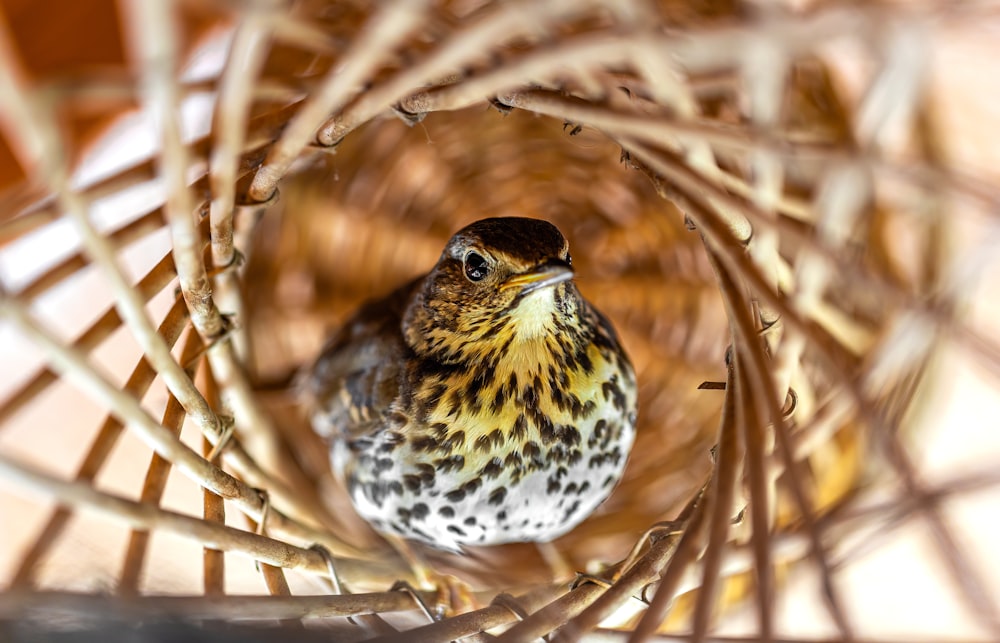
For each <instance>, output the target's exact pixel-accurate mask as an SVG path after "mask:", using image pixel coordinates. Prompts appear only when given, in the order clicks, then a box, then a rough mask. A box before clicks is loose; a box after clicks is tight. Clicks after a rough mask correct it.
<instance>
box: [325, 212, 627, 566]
mask: <svg viewBox="0 0 1000 643" xmlns="http://www.w3.org/2000/svg"><path fill="white" fill-rule="evenodd" d="M571 265H572V260H571V258H570V254H569V244H568V243H567V241H566V239H565V237H563V235H562V233H561V232H560V231H559V230H558V228H556V227H555V226H554V225H552V224H551V223H548V222H546V221H541V220H537V219H529V218H519V217H505V218H491V219H483V220H481V221H477V222H476V223H473V224H471V225H469V226H467V227H466V228H464V229H462V230H460V231H459V232H458V233H456V234H455V235H454V236H453V237H452V238H451V240H450V241H448V244H447V245H446V246H445V249H444V252H443V253H442V254H441V258H440V259H439V260H438V262H437V264H436V265H435V266H434V268H433V270H431V271H430V273H428V274H427V275H425V276H423V277H420V278H418V279H416V280H414V281H412V282H411V283H409V284H406V285H404V286H402V287H401V288H399V289H398V290H396V291H395V292H393V293H392V294H390V295H388V296H387V297H385V298H383V299H379V300H376V301H372V302H369V303H367V304H366V305H364V306H363V307H362V308H361V309H360V310H359V311H358V312H357V313H356V314H355V315H354V316H353V317H352V318H351V319H350V320H349V321H348V322H347V323H346V324H345V325H344V326H343V328H342V329H341V330H340V331H339V332H338V333H336V334H335V335H334V336H333V337H332V338H331V339H330V341H329V342H328V343H327V345H326V347H325V348H324V349H323V351H322V354H321V355H320V357H319V358H318V359H317V361H316V362H315V364H314V365H313V366H312V368H311V370H310V371H309V372H308V374H307V376H306V382H305V385H306V388H307V395H308V397H309V399H310V406H311V407H312V408H311V414H312V418H311V419H312V424H313V427H314V429H315V431H316V432H317V433H318V434H319V435H320V436H321V437H322V438H324V440H325V441H326V442H327V444H328V445H329V447H330V451H331V463H332V466H333V470H334V472H335V473H337V474H338V475H340V476H342V478H343V479H344V481H345V483H346V487H347V489H348V492H349V493H350V495H351V499H352V501H353V503H354V506H355V508H356V509H357V511H358V513H359V514H360V515H361V516H362V517H363V518H364V519H365V520H367V521H368V522H369V523H370V524H371V525H372V526H374V527H375V528H376V529H377V530H379V531H381V532H383V533H388V534H394V535H397V536H402V537H404V538H407V539H412V540H418V541H422V542H424V543H427V544H429V545H432V546H434V547H437V548H441V549H447V550H451V551H461V549H462V547H463V546H468V545H495V544H501V543H509V542H526V541H539V542H546V541H550V540H552V539H554V538H556V537H558V536H561V535H562V534H564V533H566V532H567V531H569V530H570V529H572V528H573V527H575V526H576V525H577V524H578V523H580V522H581V521H582V520H583V519H584V518H586V517H587V516H588V515H589V514H590V513H591V512H592V511H593V510H594V509H595V508H596V507H597V506H598V505H600V504H601V502H603V501H604V499H605V498H607V496H608V495H609V494H610V493H611V490H612V489H613V488H614V486H615V484H616V483H617V482H618V480H619V479H620V478H621V476H622V472H623V470H624V468H625V462H626V460H627V458H628V454H629V450H630V449H631V446H632V442H633V439H634V437H635V423H636V380H635V373H634V371H633V368H632V365H631V363H630V362H629V359H628V357H627V356H626V354H625V351H624V350H623V349H622V346H621V343H620V342H619V340H618V337H617V335H616V333H615V331H614V329H613V328H612V326H611V324H610V322H609V321H608V320H607V319H606V318H605V317H604V315H602V314H601V313H600V312H599V311H598V310H597V309H596V308H594V307H593V306H592V305H591V304H590V303H588V302H587V301H586V300H585V299H584V298H583V297H582V296H581V295H580V292H579V290H577V287H576V284H575V283H574V282H573V270H572V268H571Z"/></svg>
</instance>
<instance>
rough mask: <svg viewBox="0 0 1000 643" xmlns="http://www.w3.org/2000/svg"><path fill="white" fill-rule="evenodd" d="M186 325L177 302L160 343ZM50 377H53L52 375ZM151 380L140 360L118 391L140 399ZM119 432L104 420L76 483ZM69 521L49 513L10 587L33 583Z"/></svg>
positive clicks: (66, 513)
mask: <svg viewBox="0 0 1000 643" xmlns="http://www.w3.org/2000/svg"><path fill="white" fill-rule="evenodd" d="M186 325H187V308H185V306H184V302H183V301H181V300H180V299H178V300H177V301H176V302H175V304H174V306H173V308H172V309H171V310H170V311H169V312H168V313H167V315H166V316H165V317H164V319H163V322H162V323H161V324H160V328H159V332H160V334H161V335H162V336H163V339H164V341H165V342H167V345H168V346H170V347H173V345H174V342H176V341H177V338H178V337H180V335H181V332H182V331H183V330H184V327H185V326H186ZM46 373H51V371H46ZM53 377H55V376H54V375H53ZM155 378H156V372H155V371H154V370H153V368H152V367H151V366H150V365H149V362H147V361H146V360H145V359H142V358H140V359H139V363H138V364H136V366H135V368H134V369H133V370H132V373H131V375H129V378H128V380H127V381H126V382H125V386H124V387H122V391H123V392H124V393H126V394H128V395H130V396H132V397H134V398H135V399H142V398H143V397H144V396H145V395H146V392H147V391H148V390H149V387H150V386H151V385H152V383H153V380H154V379H155ZM171 399H172V398H171ZM168 407H169V403H168ZM164 426H167V427H170V425H169V424H165V425H164ZM123 428H124V425H123V424H122V422H121V420H120V419H119V418H117V417H114V416H111V417H108V418H106V419H105V420H104V423H103V424H102V425H101V428H100V429H99V430H98V431H97V435H96V436H95V437H94V440H93V442H92V443H91V445H90V448H89V449H88V450H87V453H86V455H84V457H83V462H82V463H81V464H80V466H79V468H78V469H77V471H76V475H75V477H74V479H75V480H77V481H79V482H92V481H93V480H95V479H96V478H97V474H98V473H100V471H101V470H102V469H103V468H104V465H105V463H106V462H107V461H108V458H109V457H110V456H111V452H112V450H113V449H114V446H115V444H117V442H118V438H119V437H120V436H121V433H122V429H123ZM71 517H72V511H71V510H70V508H69V507H65V506H60V507H57V508H56V509H55V510H54V511H53V512H52V514H51V515H50V516H49V519H48V520H47V521H46V522H45V525H44V526H43V527H42V529H41V530H39V532H38V535H37V536H36V537H35V538H34V539H33V540H32V541H31V546H30V548H29V549H28V550H27V551H26V552H25V553H24V554H23V555H22V557H21V562H20V564H19V566H18V568H17V571H16V572H15V573H14V578H13V580H12V581H11V586H12V587H19V586H22V585H26V584H30V583H32V582H33V581H34V578H33V576H34V573H35V569H36V565H37V564H38V562H39V561H41V560H42V559H43V558H44V556H45V554H46V553H48V551H49V550H50V549H51V548H52V546H53V545H54V544H55V543H56V541H57V540H58V539H59V536H60V535H61V534H62V533H63V531H64V530H65V529H66V526H67V525H68V523H69V519H70V518H71Z"/></svg>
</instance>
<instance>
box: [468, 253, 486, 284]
mask: <svg viewBox="0 0 1000 643" xmlns="http://www.w3.org/2000/svg"><path fill="white" fill-rule="evenodd" d="M489 272H490V266H489V263H488V262H487V261H486V258H485V257H483V256H482V255H481V254H479V253H478V252H470V253H469V254H467V255H465V276H466V277H468V278H469V281H482V280H483V279H485V278H486V275H488V274H489Z"/></svg>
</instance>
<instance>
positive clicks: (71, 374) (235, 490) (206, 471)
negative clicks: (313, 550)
mask: <svg viewBox="0 0 1000 643" xmlns="http://www.w3.org/2000/svg"><path fill="white" fill-rule="evenodd" d="M0 313H2V314H4V315H5V316H6V317H7V318H8V319H10V320H11V321H12V322H13V323H14V326H15V327H16V328H17V329H18V330H19V331H20V332H21V333H23V334H24V335H25V336H26V337H28V338H29V339H31V340H33V341H34V342H35V343H36V344H37V345H38V346H39V347H40V348H41V349H42V350H43V352H45V354H46V355H47V357H48V358H49V360H50V363H51V364H52V366H53V368H54V369H55V370H56V371H58V372H59V373H60V375H61V376H62V377H63V378H65V379H67V380H69V381H71V382H73V383H75V384H76V385H77V386H78V387H79V388H80V389H81V390H82V391H84V392H85V393H87V394H89V395H90V396H92V397H93V398H95V399H97V400H99V401H100V402H102V403H103V404H105V405H106V406H107V407H108V408H110V409H111V410H112V412H113V413H114V414H115V415H116V416H118V417H119V419H121V420H122V421H124V422H125V424H126V425H127V426H129V428H130V429H131V430H133V431H134V432H135V433H136V435H137V436H138V437H139V438H140V439H141V440H143V441H144V442H146V444H148V445H149V446H150V447H151V448H152V449H153V450H154V451H156V452H157V453H159V454H160V455H162V456H163V457H164V458H166V459H168V460H170V461H171V462H172V463H173V464H174V466H176V467H177V468H178V469H179V470H180V471H181V472H183V473H184V474H185V475H186V476H188V477H189V478H191V479H193V480H194V481H196V482H197V483H198V484H199V485H201V486H203V487H205V488H207V489H210V490H212V491H213V492H215V493H217V494H218V495H220V496H222V497H223V498H226V499H227V500H231V501H233V502H234V503H235V504H236V505H237V506H238V507H239V508H240V510H241V511H243V512H244V513H246V514H247V515H249V516H251V517H254V518H255V519H257V520H259V519H260V517H261V512H262V509H263V506H264V505H263V502H262V500H261V497H260V494H259V493H258V492H257V491H256V490H255V489H254V488H253V487H251V486H249V485H247V484H246V483H244V482H241V481H240V480H238V479H236V478H234V477H233V476H231V475H229V474H228V473H226V472H225V471H223V470H222V469H219V468H218V467H216V466H214V465H213V464H211V463H210V462H207V461H206V460H205V459H204V458H202V457H201V456H200V455H198V454H197V453H195V452H194V451H193V450H191V448H190V447H188V446H187V445H185V444H184V443H183V442H181V441H180V440H179V439H178V438H177V437H176V436H174V435H173V434H172V433H171V432H170V431H168V430H167V429H165V428H164V427H162V426H160V425H159V423H157V422H156V421H155V420H153V419H152V418H151V417H150V416H149V415H148V414H147V413H146V411H145V410H144V409H143V408H142V406H141V405H140V404H139V402H138V400H136V399H134V398H133V397H131V396H130V395H129V394H128V393H126V392H124V391H121V390H119V389H118V388H117V387H115V386H114V385H113V384H111V383H110V382H109V381H108V380H107V379H106V378H104V377H103V376H102V375H101V374H99V373H98V372H97V371H96V370H95V369H94V368H93V367H92V366H90V365H89V364H88V363H87V359H86V357H85V356H83V355H82V354H80V352H79V351H77V350H75V349H73V348H70V347H67V346H64V345H63V344H61V343H60V342H59V341H58V340H57V339H55V338H54V337H53V336H52V335H51V334H50V333H48V332H47V331H45V330H43V328H42V326H41V325H40V324H39V323H38V321H37V320H36V319H34V318H33V317H32V316H31V315H30V314H29V313H28V312H27V310H26V309H25V308H24V306H23V305H22V304H20V303H19V302H17V301H16V300H15V299H12V298H10V297H6V296H0ZM218 438H219V436H218V435H216V434H212V435H210V436H209V439H210V440H217V439H218ZM213 444H214V442H213ZM237 446H238V445H236V444H233V445H231V446H230V447H229V448H228V449H227V450H226V452H225V455H226V457H227V461H229V462H232V463H234V464H235V465H237V467H236V468H237V469H238V470H239V471H240V472H241V475H243V477H244V478H246V479H248V480H250V481H251V484H255V483H259V484H260V486H267V487H269V488H274V487H275V486H277V485H276V484H275V481H274V480H273V479H271V478H270V477H269V476H266V475H264V474H263V473H262V472H261V471H260V470H259V468H257V466H256V464H255V463H253V461H252V460H250V459H249V458H248V457H247V455H246V453H245V452H243V451H242V449H239V448H237ZM268 518H269V524H268V528H269V529H270V530H272V531H274V532H275V533H277V534H279V535H282V536H283V537H287V538H291V539H295V540H298V541H300V542H321V543H323V544H325V545H327V546H328V547H330V548H332V549H333V550H334V551H338V552H339V551H352V552H354V550H353V549H351V548H349V547H346V546H345V545H344V544H343V543H341V542H339V541H338V540H337V539H336V538H335V537H333V535H332V534H330V533H328V532H326V531H324V530H320V529H313V528H310V527H307V526H305V525H303V524H301V523H299V522H297V521H295V520H292V519H290V518H288V517H287V516H285V515H284V514H282V513H281V512H279V511H277V510H272V511H271V512H270V513H269V514H268Z"/></svg>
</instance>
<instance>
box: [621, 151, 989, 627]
mask: <svg viewBox="0 0 1000 643" xmlns="http://www.w3.org/2000/svg"><path fill="white" fill-rule="evenodd" d="M633 149H636V148H633ZM643 156H644V158H646V160H648V161H649V162H650V163H651V166H652V167H654V168H655V169H656V170H657V171H658V172H660V171H662V172H665V173H666V174H667V175H669V174H671V171H670V164H669V163H664V162H662V161H661V160H659V159H658V158H657V157H656V155H655V154H650V153H649V152H648V151H645V150H644V151H643ZM685 197H686V198H687V199H689V200H690V202H692V203H697V200H698V199H699V196H698V195H697V194H694V193H687V194H686V195H685ZM696 209H697V208H694V209H692V211H694V210H696ZM698 224H699V228H700V229H701V230H702V231H703V233H705V234H706V237H708V239H709V240H710V241H711V243H712V244H713V245H715V244H718V245H717V246H716V247H717V248H719V249H720V250H722V251H721V252H720V253H719V254H718V256H719V258H720V260H721V262H722V263H723V264H724V265H725V266H726V269H727V270H732V271H736V272H738V273H739V274H741V275H742V277H743V278H744V279H747V280H748V281H749V282H750V286H751V288H752V289H753V291H754V292H755V293H757V294H758V295H759V296H761V297H762V298H763V299H765V300H766V301H767V302H768V303H769V304H770V305H772V306H773V307H774V308H775V310H778V311H779V313H780V315H781V317H782V319H783V320H784V322H785V323H786V324H789V325H790V326H793V327H797V328H796V330H797V332H802V333H804V334H806V335H807V336H808V337H809V338H810V346H811V347H813V348H815V349H817V355H819V356H821V357H822V358H823V360H824V361H825V362H826V366H827V372H828V373H829V374H831V375H833V376H834V381H835V383H836V384H837V385H838V386H839V387H840V390H841V391H843V392H844V393H846V394H848V396H849V397H850V398H851V399H852V401H853V402H854V403H855V405H856V407H857V412H858V417H859V419H860V420H861V421H863V422H865V424H866V425H867V426H868V427H869V429H870V430H872V431H875V432H876V434H877V435H878V436H879V439H876V440H875V441H874V444H875V445H876V446H878V447H881V454H882V455H883V456H884V457H885V459H886V461H887V463H888V464H889V465H890V466H891V467H892V468H893V470H894V471H895V472H896V473H897V475H899V477H900V480H901V482H902V483H903V487H904V489H905V490H906V493H908V494H911V495H913V496H915V497H926V492H924V491H923V490H922V486H921V485H920V484H919V483H918V482H917V480H916V476H915V475H914V473H913V466H912V464H911V463H909V458H908V456H907V455H906V454H905V451H904V449H903V447H902V445H901V444H900V442H899V435H898V431H896V430H895V429H894V426H893V423H894V422H897V421H898V418H887V417H885V416H884V415H883V414H882V413H880V412H878V411H876V410H875V408H874V406H873V404H872V402H871V400H869V399H868V398H867V397H866V395H865V393H864V392H863V391H862V390H860V389H859V387H858V385H857V380H856V379H855V376H854V375H852V374H851V373H849V372H848V371H847V370H845V368H844V367H843V366H842V365H841V364H840V363H839V359H838V357H837V355H836V352H835V351H834V350H833V349H832V348H830V344H829V343H828V342H826V341H822V340H820V339H819V337H820V334H819V332H818V330H819V329H818V328H817V327H816V326H814V325H809V324H803V323H802V320H800V319H799V318H798V316H797V314H796V313H795V312H793V311H792V309H791V308H790V307H789V306H788V305H787V303H786V302H784V301H783V300H782V299H781V298H780V297H778V296H777V295H776V294H775V293H772V292H771V291H770V290H769V289H768V288H767V287H766V285H765V284H764V283H763V278H762V277H761V275H760V273H759V272H758V271H757V270H756V268H755V267H754V266H753V265H752V264H748V262H746V261H745V260H743V258H742V256H741V255H740V251H739V250H736V249H735V248H728V249H726V242H727V240H728V239H729V237H728V235H727V234H726V233H724V232H721V231H719V230H715V231H714V232H711V233H709V232H708V231H709V230H711V221H710V220H709V219H705V218H702V219H701V220H699V221H698ZM764 372H766V369H764ZM765 379H766V382H765V384H770V383H771V380H770V379H769V378H765ZM768 399H769V398H768ZM781 427H782V423H780V422H779V423H778V424H777V425H776V431H777V432H778V433H779V438H780V437H781V435H780V432H781V430H782V429H781ZM787 464H788V463H787V461H786V466H787ZM793 488H794V486H793ZM920 509H921V513H922V515H923V516H924V518H925V519H926V520H927V521H928V523H929V525H930V526H931V528H932V533H933V534H934V535H935V538H936V542H937V544H938V548H939V551H940V553H941V554H942V558H944V560H945V561H946V562H947V563H948V567H949V570H950V571H951V573H952V576H953V577H954V579H955V580H956V583H957V585H958V586H959V587H960V588H961V589H962V591H963V593H964V594H965V595H966V598H967V599H968V600H969V601H970V602H971V603H973V604H975V605H977V606H978V607H980V608H981V609H980V610H979V611H977V616H978V617H979V618H980V620H981V621H982V622H983V623H984V624H985V625H987V627H989V628H990V629H997V631H1000V629H998V628H1000V619H998V618H997V617H996V608H995V606H994V604H993V603H992V601H991V600H990V599H988V598H985V597H988V596H989V592H987V591H986V590H985V587H986V586H985V584H984V583H983V581H982V580H981V579H980V578H979V575H978V574H977V573H976V572H975V571H974V568H973V567H971V565H970V564H969V562H968V561H967V559H966V557H965V556H964V555H963V554H962V553H961V550H960V549H959V548H958V547H957V545H956V544H955V543H956V541H955V537H954V535H953V534H952V533H951V530H950V529H949V528H948V527H947V525H946V524H945V522H944V520H943V519H942V517H941V515H940V513H939V511H938V510H937V509H936V507H934V506H932V505H921V507H920Z"/></svg>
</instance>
